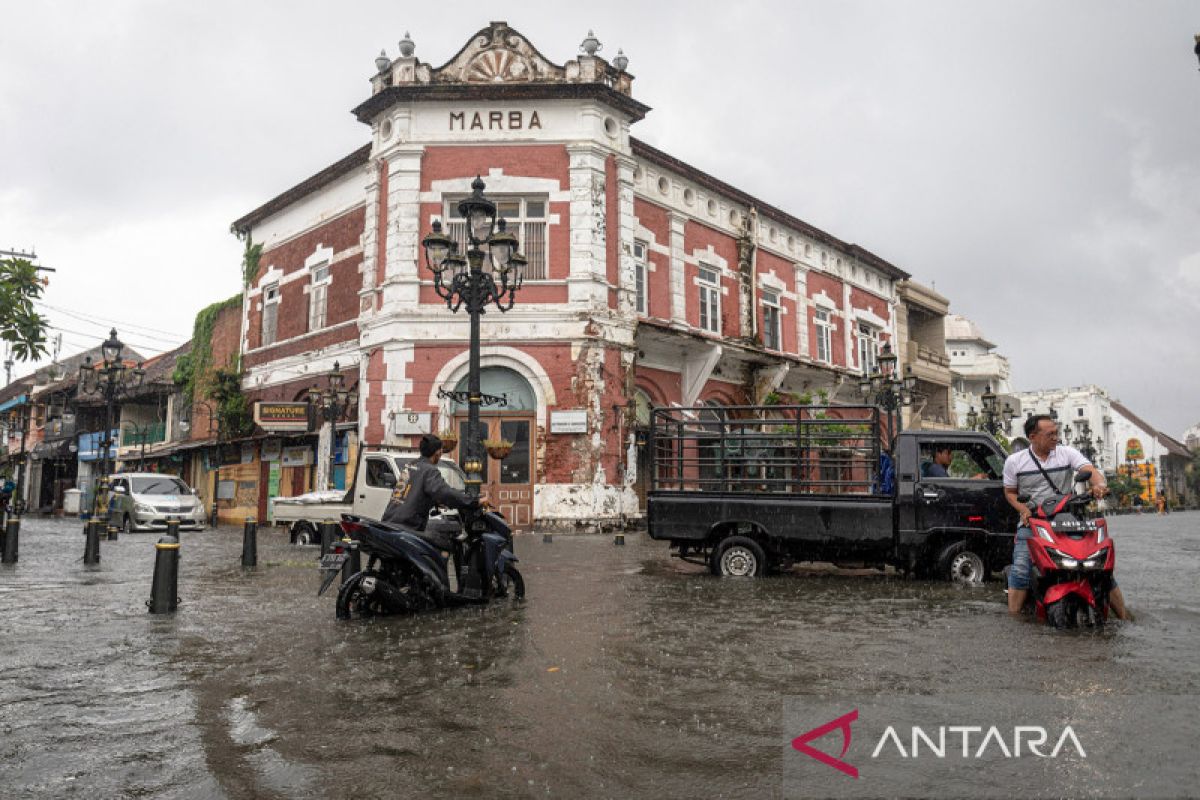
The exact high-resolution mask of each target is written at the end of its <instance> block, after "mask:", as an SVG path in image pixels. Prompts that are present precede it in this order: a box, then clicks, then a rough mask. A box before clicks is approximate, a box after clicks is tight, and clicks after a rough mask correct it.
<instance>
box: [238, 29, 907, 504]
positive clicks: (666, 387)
mask: <svg viewBox="0 0 1200 800" xmlns="http://www.w3.org/2000/svg"><path fill="white" fill-rule="evenodd" d="M586 50H587V48H585V52H586ZM623 60H624V59H623V58H620V59H616V60H614V63H612V64H610V63H609V62H607V61H605V60H604V59H601V58H599V57H597V56H595V55H586V54H585V55H581V56H579V57H578V58H576V59H574V60H570V61H567V62H566V63H565V64H562V65H558V64H555V63H553V62H551V61H550V60H548V59H547V58H546V57H544V56H543V55H542V54H541V53H540V52H538V50H537V49H535V48H534V47H533V46H532V45H531V44H530V43H529V42H528V41H527V40H526V39H525V38H524V37H522V36H521V35H520V34H519V33H518V32H516V31H515V30H513V29H511V28H509V27H508V26H507V25H505V24H504V23H493V24H492V25H490V26H489V27H487V28H485V29H483V30H481V31H480V32H479V33H477V34H476V35H475V36H473V37H472V38H471V39H470V40H469V41H468V43H467V44H466V45H465V46H464V47H463V48H462V49H461V50H460V51H459V52H458V53H457V54H455V55H454V56H453V57H452V58H451V59H450V60H449V61H448V62H447V63H445V64H444V65H442V66H440V67H434V66H432V65H430V64H428V63H425V62H423V61H421V60H420V59H419V58H417V57H416V56H415V55H414V54H413V48H412V46H411V42H409V41H407V40H406V41H405V42H402V54H401V56H400V57H399V58H397V59H395V60H394V61H390V62H387V61H386V60H381V61H380V71H379V72H378V73H377V74H376V75H375V76H374V77H373V78H372V79H371V85H372V94H371V96H370V97H369V98H368V99H367V100H366V101H365V102H363V103H362V104H361V105H360V106H359V107H358V108H356V109H355V110H354V112H355V114H356V115H357V117H358V119H359V120H360V121H362V122H363V123H364V124H365V125H367V126H369V128H370V135H371V141H370V142H369V143H368V144H366V145H364V146H363V147H362V148H360V149H359V150H356V151H355V152H353V153H351V154H350V155H348V156H346V157H345V158H343V159H342V160H340V161H338V162H336V163H334V164H333V165H331V166H330V167H328V168H327V169H325V170H323V171H322V172H320V173H318V174H316V175H314V176H312V177H311V178H309V179H307V180H305V181H304V182H302V183H300V184H299V185H297V186H296V187H294V188H292V189H290V190H288V191H287V192H285V193H283V194H282V195H280V196H279V197H276V198H275V199H273V200H271V201H269V202H267V203H266V204H265V205H263V206H262V207H260V208H258V209H256V210H255V211H252V212H251V213H249V214H247V215H246V216H244V217H242V218H241V219H239V220H238V221H237V222H236V223H234V227H235V229H236V230H237V231H238V232H239V233H240V234H241V235H243V236H248V237H250V238H251V240H252V241H253V242H255V243H259V244H262V246H263V251H262V256H261V259H260V262H259V270H258V274H257V275H256V276H254V278H253V280H252V281H251V284H250V286H249V288H248V291H247V297H246V303H245V308H244V311H243V322H242V331H243V334H242V351H243V362H242V363H243V366H244V368H245V383H244V386H245V389H246V390H247V392H248V393H249V394H250V396H251V397H252V398H255V399H257V398H264V399H287V400H291V399H295V398H298V397H300V396H301V393H302V392H303V391H304V390H305V389H306V388H307V387H308V386H309V385H311V384H312V383H313V382H314V376H320V375H321V374H322V373H325V372H328V371H329V370H330V369H331V368H332V366H333V364H334V362H335V361H336V362H338V364H339V366H340V367H341V368H342V369H343V370H344V371H345V375H346V377H347V380H348V383H350V384H355V383H356V384H357V386H358V389H359V394H360V403H359V409H358V417H357V423H356V424H357V433H358V435H359V436H360V437H361V439H362V440H363V441H364V442H365V443H367V444H384V443H391V444H406V443H409V442H410V441H411V438H412V435H413V434H414V433H416V432H418V431H420V430H425V429H429V430H432V431H434V432H438V431H443V430H448V429H458V428H459V423H460V421H461V420H462V419H465V415H466V409H465V408H460V407H456V406H455V405H453V403H452V402H451V401H449V400H445V399H440V398H439V396H438V390H439V389H446V390H453V389H455V388H460V384H462V385H465V381H466V371H467V352H466V346H467V338H468V318H467V316H466V314H465V313H459V314H452V313H451V312H450V311H449V310H448V309H447V308H446V305H445V304H444V303H443V302H442V301H441V299H440V298H438V297H437V295H436V294H435V292H434V290H433V286H432V282H431V280H430V277H431V276H430V273H429V271H428V270H427V269H426V268H425V265H424V254H423V253H422V250H421V245H420V242H421V238H422V237H423V236H424V235H425V234H426V233H428V232H429V230H430V229H431V225H432V223H433V222H434V221H435V220H440V221H442V222H443V223H444V224H445V225H446V226H447V228H448V230H449V231H450V232H451V234H452V235H454V234H456V232H459V231H461V227H462V224H463V223H462V222H461V220H456V219H455V218H454V216H455V213H456V212H455V204H456V203H457V201H458V200H459V199H461V198H462V197H464V196H465V195H467V194H468V193H469V192H470V183H471V181H472V180H473V179H474V178H475V177H476V175H479V176H482V178H483V180H484V181H485V183H486V184H487V188H486V190H485V191H486V194H487V196H488V197H490V198H492V199H493V200H495V201H497V203H498V204H499V206H500V212H501V214H502V215H503V216H505V217H506V218H507V219H508V220H509V227H510V230H515V232H516V233H517V235H518V238H519V239H520V242H521V249H522V251H523V252H524V253H525V254H526V256H527V257H528V259H529V268H528V270H527V273H526V280H525V284H524V287H523V288H522V290H521V292H520V293H519V295H518V296H517V301H516V305H515V306H514V307H513V309H512V310H511V311H509V312H508V313H505V314H501V313H499V312H498V311H495V310H493V311H492V312H491V313H488V314H487V315H486V316H485V317H484V318H483V326H482V327H483V348H482V363H483V367H484V373H483V391H484V392H485V393H488V394H504V395H505V396H506V397H507V398H508V404H507V406H505V407H503V408H500V409H487V410H486V414H485V417H486V422H487V424H488V426H489V435H490V436H491V437H492V438H505V439H509V440H511V441H514V442H516V444H517V446H516V448H515V449H514V451H513V454H512V455H510V456H509V457H508V458H507V459H505V460H504V461H503V462H495V463H491V464H489V465H488V468H487V476H486V478H487V483H488V486H487V489H488V491H489V493H490V495H491V497H492V498H493V500H495V501H497V502H498V504H499V505H500V506H502V507H503V508H505V509H506V510H507V511H508V512H509V513H510V515H511V516H512V518H514V519H515V520H516V521H517V522H518V524H521V525H527V524H530V523H531V522H532V521H533V520H537V521H538V524H539V526H543V527H544V526H550V525H554V524H563V525H571V526H575V525H587V526H595V525H603V524H619V523H621V522H623V521H625V520H627V519H629V518H633V517H637V516H638V515H639V513H640V511H639V509H640V506H641V504H642V502H643V500H642V498H643V497H644V492H643V491H642V487H643V485H644V484H643V477H644V476H643V475H641V474H640V471H639V461H641V460H642V459H641V458H640V455H641V454H640V451H639V448H638V445H637V437H636V432H637V429H638V427H639V426H643V425H645V424H646V422H647V420H648V408H649V407H650V406H651V405H666V404H679V405H684V406H694V405H703V404H721V405H732V404H740V403H750V402H756V401H758V400H761V399H762V398H763V397H764V396H766V395H767V394H768V393H770V392H772V391H778V392H795V393H798V394H803V393H815V392H824V393H828V395H829V397H830V399H831V401H833V402H838V401H843V402H856V400H857V396H856V393H857V375H858V374H859V373H860V371H861V370H862V368H863V366H864V363H865V364H866V365H868V366H869V365H871V363H872V362H873V360H874V358H875V355H876V354H877V352H878V349H879V348H880V347H881V346H882V344H883V343H884V342H887V341H889V340H890V339H891V338H892V337H893V334H894V322H893V319H894V313H893V312H894V308H895V303H896V290H895V284H896V282H897V281H898V280H900V279H902V278H905V277H907V275H906V273H904V272H903V271H902V270H900V269H898V268H896V267H895V266H893V265H891V264H889V263H888V262H886V261H884V260H883V259H881V258H879V257H877V256H875V255H873V254H872V253H870V252H868V251H866V250H864V249H863V248H861V247H858V246H857V245H854V244H850V243H847V242H844V241H842V240H840V239H838V238H836V237H834V236H832V235H831V234H828V233H826V232H824V231H821V230H819V229H817V228H815V227H813V226H812V225H809V224H807V223H805V222H804V221H802V220H800V219H797V218H795V217H793V216H791V215H790V214H788V213H786V212H785V211H783V210H781V209H778V208H775V207H773V206H771V205H769V204H767V203H765V202H763V201H761V200H759V199H757V198H754V197H751V196H750V195H748V194H746V193H745V192H742V191H740V190H738V189H736V188H734V187H733V186H730V185H729V184H726V183H724V182H722V181H720V180H718V179H717V178H715V177H713V176H711V175H708V174H706V173H704V172H701V171H700V170H697V169H695V168H693V167H691V166H689V165H687V164H685V163H683V162H681V161H679V160H678V159H675V158H673V157H671V156H670V155H668V154H666V153H664V152H662V151H660V150H657V149H656V148H654V147H652V146H650V145H649V144H646V143H644V142H641V141H639V140H637V139H635V138H633V137H631V135H630V130H631V128H632V126H633V125H635V124H636V123H637V122H638V121H639V120H640V119H642V118H643V117H644V116H645V115H646V114H647V113H648V112H649V110H650V109H649V108H648V107H647V106H645V105H643V104H642V103H640V102H638V101H637V100H636V99H635V98H634V97H633V95H632V84H633V76H632V75H630V74H629V73H628V72H627V71H625V70H624V68H623V67H624V66H625V65H624V64H623V63H617V62H620V61H623ZM459 235H461V234H459ZM316 380H317V381H319V382H322V384H323V378H316Z"/></svg>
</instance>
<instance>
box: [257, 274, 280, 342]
mask: <svg viewBox="0 0 1200 800" xmlns="http://www.w3.org/2000/svg"><path fill="white" fill-rule="evenodd" d="M262 298H263V299H262V305H263V311H262V327H261V329H260V332H261V334H262V346H263V347H269V346H271V345H273V344H275V342H276V341H278V340H279V300H280V291H279V284H278V283H269V284H267V285H266V286H264V287H263V290H262ZM268 320H270V325H269V326H268V325H267V321H268ZM268 333H269V335H268Z"/></svg>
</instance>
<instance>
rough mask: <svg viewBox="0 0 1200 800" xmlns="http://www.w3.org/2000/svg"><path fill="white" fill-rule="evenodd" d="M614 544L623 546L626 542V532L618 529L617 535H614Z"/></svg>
mask: <svg viewBox="0 0 1200 800" xmlns="http://www.w3.org/2000/svg"><path fill="white" fill-rule="evenodd" d="M613 544H615V545H622V546H623V545H624V544H625V534H624V532H622V531H617V535H616V536H614V537H613Z"/></svg>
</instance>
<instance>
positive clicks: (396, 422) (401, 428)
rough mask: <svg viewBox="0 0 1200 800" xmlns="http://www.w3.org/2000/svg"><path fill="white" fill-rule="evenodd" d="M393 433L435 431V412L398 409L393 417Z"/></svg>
mask: <svg viewBox="0 0 1200 800" xmlns="http://www.w3.org/2000/svg"><path fill="white" fill-rule="evenodd" d="M392 433H394V434H396V435H397V436H419V435H420V434H422V433H433V414H431V413H430V412H428V411H397V412H396V415H395V416H394V417H392Z"/></svg>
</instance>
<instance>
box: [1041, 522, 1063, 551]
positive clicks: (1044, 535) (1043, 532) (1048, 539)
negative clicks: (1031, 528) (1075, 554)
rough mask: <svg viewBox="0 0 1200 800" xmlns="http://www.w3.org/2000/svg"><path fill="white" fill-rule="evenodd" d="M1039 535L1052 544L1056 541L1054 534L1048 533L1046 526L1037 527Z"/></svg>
mask: <svg viewBox="0 0 1200 800" xmlns="http://www.w3.org/2000/svg"><path fill="white" fill-rule="evenodd" d="M1037 535H1038V536H1040V537H1042V539H1043V540H1044V541H1047V542H1050V543H1051V544H1053V543H1054V537H1053V536H1051V535H1050V534H1048V533H1046V529H1045V528H1038V529H1037ZM1055 552H1058V551H1057V550H1056V551H1055Z"/></svg>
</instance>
